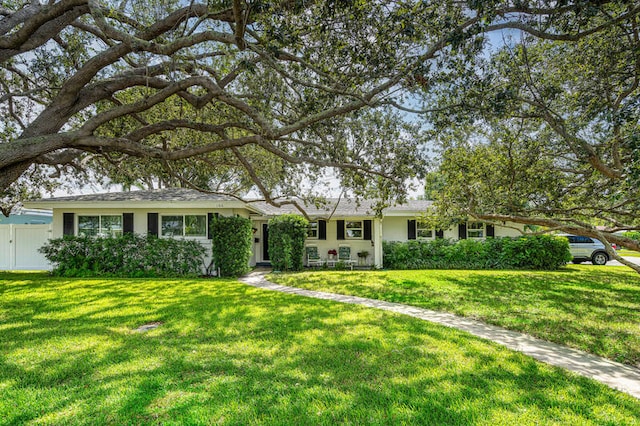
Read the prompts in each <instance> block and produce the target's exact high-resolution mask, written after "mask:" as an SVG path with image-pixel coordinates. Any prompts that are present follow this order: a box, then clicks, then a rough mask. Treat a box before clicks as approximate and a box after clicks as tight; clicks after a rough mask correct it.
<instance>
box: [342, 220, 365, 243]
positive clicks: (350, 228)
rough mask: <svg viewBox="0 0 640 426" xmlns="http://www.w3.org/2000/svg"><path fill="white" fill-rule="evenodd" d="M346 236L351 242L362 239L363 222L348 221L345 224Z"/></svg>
mask: <svg viewBox="0 0 640 426" xmlns="http://www.w3.org/2000/svg"><path fill="white" fill-rule="evenodd" d="M344 228H345V236H346V237H347V239H351V240H361V239H362V221H361V220H347V221H345V223H344Z"/></svg>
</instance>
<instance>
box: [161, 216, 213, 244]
mask: <svg viewBox="0 0 640 426" xmlns="http://www.w3.org/2000/svg"><path fill="white" fill-rule="evenodd" d="M187 216H198V217H204V234H202V235H187V234H186V230H187V220H186V218H187ZM166 217H181V218H182V233H181V234H179V235H165V233H164V227H163V226H162V223H163V221H164V218H166ZM208 231H209V224H208V223H207V215H206V214H163V215H161V216H160V236H161V237H162V238H176V237H177V238H207V235H208Z"/></svg>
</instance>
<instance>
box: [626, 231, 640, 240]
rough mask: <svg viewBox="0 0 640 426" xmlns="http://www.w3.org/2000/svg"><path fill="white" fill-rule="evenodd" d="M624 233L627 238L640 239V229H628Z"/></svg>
mask: <svg viewBox="0 0 640 426" xmlns="http://www.w3.org/2000/svg"><path fill="white" fill-rule="evenodd" d="M622 235H624V236H625V237H627V238H631V239H632V240H636V241H640V231H627V232H624V233H623V234H622Z"/></svg>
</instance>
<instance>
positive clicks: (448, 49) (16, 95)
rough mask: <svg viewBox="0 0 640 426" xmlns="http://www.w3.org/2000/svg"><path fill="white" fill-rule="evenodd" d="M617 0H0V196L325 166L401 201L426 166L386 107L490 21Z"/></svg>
mask: <svg viewBox="0 0 640 426" xmlns="http://www.w3.org/2000/svg"><path fill="white" fill-rule="evenodd" d="M625 4H627V2H622V1H619V2H616V1H613V2H606V1H605V2H602V1H598V2H590V1H578V2H560V4H558V2H555V1H554V2H552V1H545V0H540V1H535V2H534V1H531V2H522V1H513V2H510V1H505V2H479V1H466V2H464V1H462V2H460V1H372V2H362V1H355V2H352V1H335V0H326V1H296V0H280V1H275V2H266V1H248V0H233V1H231V0H211V1H208V2H206V3H199V2H197V1H192V2H184V1H181V0H151V1H149V0H144V1H143V0H125V1H122V2H113V1H109V0H58V1H56V0H52V1H49V2H47V3H40V2H38V1H30V2H26V1H19V0H6V1H3V2H2V6H1V8H0V16H1V17H2V19H1V20H0V73H1V77H0V111H1V112H2V116H3V122H2V126H0V133H1V135H2V138H1V139H0V191H1V192H2V195H1V199H2V205H3V207H5V208H6V207H7V206H9V205H11V204H12V203H14V202H16V201H18V200H20V199H22V198H24V197H28V196H30V195H31V192H32V191H33V190H34V189H35V190H36V191H40V190H42V189H51V188H53V187H55V186H56V185H59V184H60V183H61V182H64V181H65V180H66V179H68V178H69V177H70V176H76V177H77V178H78V179H80V180H86V179H92V178H95V177H96V176H99V177H106V178H108V179H109V180H110V181H112V182H120V183H125V184H136V183H145V184H147V185H150V184H153V183H154V182H155V183H157V182H165V183H167V184H171V185H175V184H179V185H182V186H191V187H195V188H199V189H201V190H205V191H213V192H218V193H226V194H232V195H236V196H239V197H241V196H243V195H244V194H246V192H247V191H248V190H249V189H250V188H253V189H257V190H258V191H259V192H260V193H261V194H262V196H263V197H264V198H265V199H266V200H267V201H269V202H272V203H274V204H277V203H278V202H280V200H283V199H287V198H289V197H290V196H292V195H300V194H302V191H301V189H302V188H309V187H310V188H314V187H315V188H317V186H314V184H316V183H318V182H317V181H319V179H320V177H322V176H323V173H325V171H326V170H327V169H329V170H331V172H332V173H335V174H336V175H337V176H338V178H339V179H340V180H341V183H342V185H343V186H344V187H345V188H346V189H348V190H351V191H353V192H354V193H356V194H360V195H366V194H367V191H375V194H376V195H377V196H378V197H379V198H380V199H381V201H382V202H391V200H393V199H402V198H403V197H404V196H405V195H406V185H405V182H406V180H407V179H408V178H411V177H414V176H419V175H421V174H422V173H423V171H424V169H425V165H426V164H425V159H424V156H423V149H422V143H423V142H424V139H423V136H422V134H421V133H420V132H419V130H420V129H419V127H418V126H417V125H416V123H413V122H411V121H409V122H407V121H406V120H404V119H403V117H402V116H401V115H399V113H398V109H396V108H397V107H401V109H400V110H402V109H404V110H407V109H411V108H406V106H407V105H409V106H411V107H413V104H414V103H415V102H416V101H415V99H414V98H412V96H413V95H414V94H415V93H416V92H419V93H420V94H421V95H424V96H425V99H426V100H427V101H428V102H431V101H432V100H433V96H434V95H437V92H435V91H434V90H436V88H440V87H441V86H442V84H448V85H456V84H458V82H459V81H460V78H462V77H464V76H465V75H469V73H472V71H471V70H472V67H470V66H466V65H465V64H467V63H469V64H471V63H474V58H478V57H483V55H485V53H484V51H483V46H484V43H485V42H486V34H488V33H490V32H493V31H503V30H505V29H517V30H519V31H524V32H526V33H528V34H530V35H531V36H532V37H535V38H537V39H543V40H563V41H566V40H569V41H571V40H581V39H583V38H585V37H587V36H589V35H591V34H595V33H599V32H601V31H603V29H607V28H610V27H611V26H612V25H615V24H616V23H622V22H627V21H629V20H633V19H635V17H636V16H637V14H638V8H637V6H628V7H625V6H623V5H625ZM438 90H440V89H438ZM403 105H404V107H403ZM311 195H313V194H311Z"/></svg>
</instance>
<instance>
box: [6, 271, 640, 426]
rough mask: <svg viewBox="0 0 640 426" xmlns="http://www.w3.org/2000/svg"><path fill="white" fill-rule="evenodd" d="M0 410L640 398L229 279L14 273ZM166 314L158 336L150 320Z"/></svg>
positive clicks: (115, 414) (229, 411)
mask: <svg viewBox="0 0 640 426" xmlns="http://www.w3.org/2000/svg"><path fill="white" fill-rule="evenodd" d="M0 288H3V290H5V292H4V293H3V294H2V296H0V297H1V299H0V302H2V303H1V304H0V306H1V308H0V344H1V348H2V352H1V357H0V423H4V424H16V423H28V422H37V423H49V424H60V423H67V424H105V423H106V424H139V423H142V424H157V423H176V424H215V423H221V424H247V423H263V424H335V423H352V424H360V423H368V424H372V423H374V424H398V423H403V422H405V423H413V424H469V423H494V422H502V423H518V424H533V423H538V424H541V423H542V424H546V423H554V422H556V423H569V422H574V421H577V422H578V423H582V422H585V421H593V422H596V423H598V422H605V421H609V422H613V423H629V424H632V423H634V422H636V421H637V419H638V418H640V402H639V401H637V400H635V399H633V398H631V397H628V396H626V395H623V394H620V393H618V392H615V391H613V390H610V389H607V388H606V387H604V386H602V385H599V384H596V383H594V382H591V381H589V380H587V379H584V378H581V377H577V376H573V375H570V374H568V373H565V372H562V371H560V370H557V369H554V368H551V367H548V366H545V365H542V364H539V363H537V362H535V361H533V360H531V359H530V358H527V357H525V356H522V355H520V354H516V353H513V352H510V351H508V350H505V349H502V348H500V347H498V346H496V345H492V344H489V343H486V342H483V341H481V340H479V339H476V338H473V337H471V336H469V335H466V334H464V333H459V332H456V331H455V330H451V329H447V328H444V327H439V326H435V325H432V324H428V323H424V322H421V321H419V320H414V319H411V318H406V317H404V316H400V315H394V314H390V313H385V312H380V311H376V310H371V309H367V308H362V307H355V306H348V305H342V304H336V303H332V302H328V301H320V300H309V299H304V298H299V297H295V296H290V295H285V294H277V293H273V292H267V291H261V290H257V289H253V288H249V287H246V286H244V285H239V284H237V283H234V282H232V281H224V280H187V281H176V280H155V281H151V280H65V279H49V278H46V277H45V278H43V277H39V278H34V277H31V278H28V277H22V278H21V279H20V280H11V281H10V280H7V279H6V277H5V276H3V275H0ZM150 321H161V322H162V323H163V324H162V326H160V327H159V328H157V329H155V330H151V331H149V332H146V333H136V332H133V329H134V328H135V327H137V326H139V325H141V324H143V323H146V322H150Z"/></svg>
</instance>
